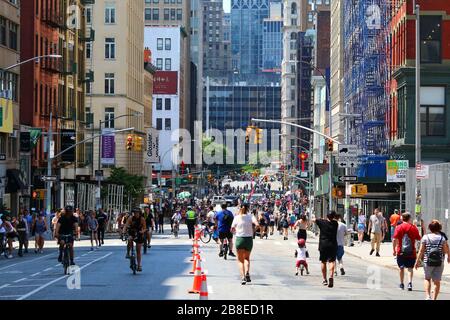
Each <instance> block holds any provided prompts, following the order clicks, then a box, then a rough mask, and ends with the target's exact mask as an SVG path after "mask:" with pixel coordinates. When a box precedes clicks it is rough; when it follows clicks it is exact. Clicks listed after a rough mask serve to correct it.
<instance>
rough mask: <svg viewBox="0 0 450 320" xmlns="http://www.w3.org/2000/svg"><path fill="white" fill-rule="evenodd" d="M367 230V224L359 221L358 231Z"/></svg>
mask: <svg viewBox="0 0 450 320" xmlns="http://www.w3.org/2000/svg"><path fill="white" fill-rule="evenodd" d="M364 230H366V226H365V225H364V224H363V223H358V231H364Z"/></svg>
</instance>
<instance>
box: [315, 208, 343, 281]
mask: <svg viewBox="0 0 450 320" xmlns="http://www.w3.org/2000/svg"><path fill="white" fill-rule="evenodd" d="M313 222H315V223H316V224H317V226H318V227H319V229H320V237H319V252H320V258H319V259H320V262H321V269H322V276H323V282H322V284H323V285H324V286H326V285H328V288H332V287H333V285H334V280H333V277H334V269H335V267H336V255H337V229H338V223H337V221H336V212H335V211H331V212H330V213H329V214H328V215H327V219H326V220H325V219H315V218H314V219H313ZM327 263H329V264H330V278H329V280H328V281H327Z"/></svg>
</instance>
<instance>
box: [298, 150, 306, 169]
mask: <svg viewBox="0 0 450 320" xmlns="http://www.w3.org/2000/svg"><path fill="white" fill-rule="evenodd" d="M298 157H299V158H300V160H301V162H302V171H305V161H306V160H308V154H307V153H306V152H302V153H300V154H299V156H298Z"/></svg>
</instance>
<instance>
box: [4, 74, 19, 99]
mask: <svg viewBox="0 0 450 320" xmlns="http://www.w3.org/2000/svg"><path fill="white" fill-rule="evenodd" d="M18 79H19V78H18V75H17V74H15V73H13V72H9V71H5V72H1V73H0V95H1V91H3V92H4V91H6V92H7V97H8V98H9V99H12V100H13V101H18V92H17V89H18V83H19V82H18Z"/></svg>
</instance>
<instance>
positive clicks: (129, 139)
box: [127, 134, 133, 150]
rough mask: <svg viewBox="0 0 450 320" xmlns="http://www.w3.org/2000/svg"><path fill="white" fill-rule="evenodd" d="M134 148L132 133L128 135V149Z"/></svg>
mask: <svg viewBox="0 0 450 320" xmlns="http://www.w3.org/2000/svg"><path fill="white" fill-rule="evenodd" d="M131 149H133V136H132V135H131V134H129V135H128V137H127V150H131Z"/></svg>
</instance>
